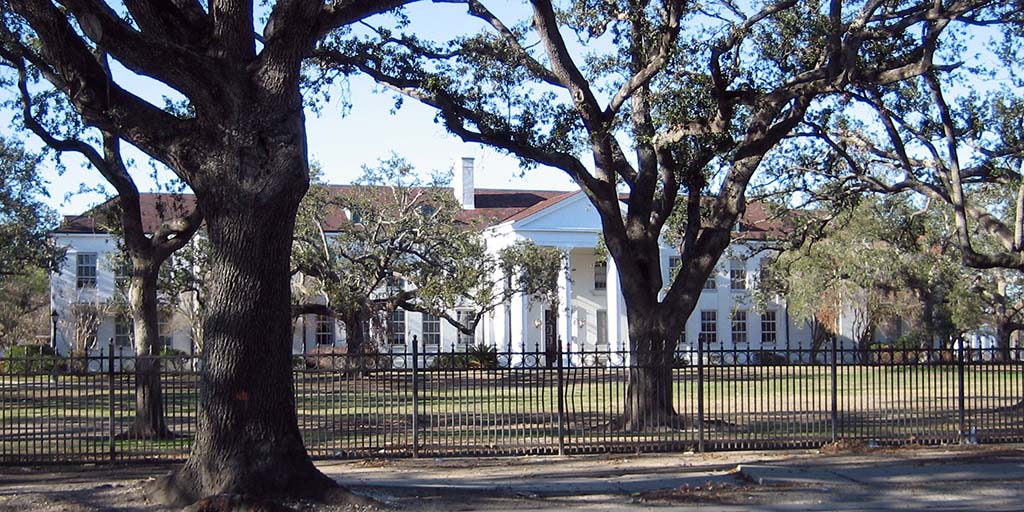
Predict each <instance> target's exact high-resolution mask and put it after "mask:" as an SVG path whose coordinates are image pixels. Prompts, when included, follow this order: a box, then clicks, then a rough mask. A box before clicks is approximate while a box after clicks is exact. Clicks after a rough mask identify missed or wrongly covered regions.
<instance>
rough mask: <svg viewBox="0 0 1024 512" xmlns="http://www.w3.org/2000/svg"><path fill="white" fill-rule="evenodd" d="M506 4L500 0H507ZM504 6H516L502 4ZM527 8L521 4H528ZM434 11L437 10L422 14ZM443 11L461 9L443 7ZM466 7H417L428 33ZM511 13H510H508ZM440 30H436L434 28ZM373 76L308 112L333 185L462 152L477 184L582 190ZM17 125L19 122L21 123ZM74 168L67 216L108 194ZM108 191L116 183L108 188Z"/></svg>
mask: <svg viewBox="0 0 1024 512" xmlns="http://www.w3.org/2000/svg"><path fill="white" fill-rule="evenodd" d="M499 5H500V3H499ZM500 7H501V8H502V10H504V9H508V8H511V6H505V5H500ZM520 7H521V6H520ZM423 9H431V10H430V11H429V12H430V16H423V14H424V13H421V12H418V11H420V10H423ZM438 9H441V10H444V9H447V10H450V11H453V12H440V13H439V12H438ZM464 9H465V7H464V6H450V5H441V6H439V5H436V4H431V5H424V6H422V7H420V6H414V7H413V8H411V9H410V17H411V18H412V19H413V20H417V19H419V20H427V21H426V22H425V25H424V26H419V27H416V30H417V33H419V34H420V35H427V36H430V35H440V34H443V33H445V32H447V33H451V32H450V31H451V29H452V27H451V24H450V23H437V20H438V19H439V18H444V19H446V20H452V22H453V23H456V22H455V21H454V20H463V21H460V22H457V24H459V25H463V24H466V25H465V26H463V27H461V28H470V29H472V28H473V27H469V24H472V23H473V22H475V20H472V19H469V18H467V17H466V16H465V15H464V14H462V15H459V13H457V12H454V11H464ZM506 14H507V13H506ZM432 32H433V34H431V33H432ZM112 70H113V72H114V74H115V76H117V77H118V78H117V79H118V82H119V83H121V84H122V85H123V86H125V87H126V88H128V89H129V90H131V91H133V92H135V93H136V94H138V95H140V96H142V97H143V98H145V99H147V100H148V101H150V102H152V103H153V104H155V105H163V104H164V99H163V97H164V96H165V95H169V96H175V95H174V94H173V93H172V91H169V90H168V89H167V88H166V87H164V86H162V85H161V84H159V83H158V82H155V81H153V80H150V79H148V78H145V77H139V76H137V75H133V74H131V73H130V72H128V71H126V70H124V69H123V68H120V66H118V65H117V64H116V63H114V65H113V66H112ZM376 89H378V88H377V87H375V85H374V83H373V81H372V80H370V79H368V78H365V77H361V76H360V77H354V78H352V79H351V81H350V82H349V83H348V84H347V90H348V94H349V96H348V100H349V101H350V103H351V108H350V109H348V111H347V112H346V113H345V114H344V115H342V101H341V98H340V97H339V96H340V95H339V94H337V92H338V91H334V92H335V93H336V94H334V95H333V99H332V100H331V103H328V104H327V105H326V108H323V109H322V111H321V113H320V114H319V115H317V114H315V113H313V112H309V111H307V115H306V117H307V136H308V140H309V152H310V155H309V156H310V160H311V161H316V162H319V163H320V165H321V168H322V169H323V171H324V179H325V180H326V181H328V182H330V183H349V182H351V181H352V180H353V179H355V178H357V177H358V176H359V174H360V169H361V167H362V166H363V165H371V166H372V165H374V164H376V162H377V161H378V160H379V159H383V158H387V157H389V156H390V155H391V154H392V153H396V154H398V155H400V156H402V157H404V158H406V159H407V160H409V161H410V162H411V163H412V164H413V165H414V166H415V167H416V168H417V169H419V170H420V171H421V172H422V173H423V174H424V176H427V175H429V174H430V173H431V172H432V171H435V170H441V171H447V170H449V169H452V168H454V164H455V162H456V161H458V160H459V159H460V158H461V157H465V156H470V157H474V158H475V163H476V186H477V187H478V188H528V189H543V190H573V189H576V188H578V187H577V186H576V185H575V184H574V183H572V181H571V180H570V179H569V178H568V177H567V176H566V175H565V174H564V173H563V172H561V171H558V170H556V169H552V168H535V169H531V170H529V171H526V173H525V174H524V172H523V171H522V170H521V169H520V168H519V162H518V160H516V159H514V158H511V157H508V156H506V155H503V154H500V153H498V152H496V151H494V150H491V149H488V148H485V147H482V146H480V145H478V144H466V143H463V142H462V141H461V140H459V139H458V138H456V137H454V136H452V135H450V134H448V132H447V131H446V130H445V128H444V127H443V126H442V125H441V124H439V123H436V122H434V117H435V112H434V111H433V110H432V109H430V108H428V107H425V106H423V105H421V104H419V103H417V102H416V101H413V100H408V99H407V100H406V101H404V104H403V107H402V108H401V109H399V110H398V111H397V112H394V113H393V114H392V113H391V112H392V111H393V109H394V100H393V96H392V94H391V93H386V92H378V91H376ZM9 121H10V114H9V112H2V113H0V127H2V129H3V130H4V131H5V132H7V131H8V130H10V129H12V128H11V127H10V122H9ZM14 129H17V128H14ZM19 138H21V139H22V140H24V141H25V142H26V144H27V145H28V147H29V148H32V149H38V148H39V146H40V144H39V141H38V139H36V138H35V137H34V136H33V135H31V134H28V133H26V132H21V133H19ZM125 154H126V156H127V157H129V158H131V159H132V160H133V161H134V166H133V168H134V170H135V172H133V176H134V177H135V179H136V182H137V183H138V185H139V188H140V189H141V190H144V191H152V190H155V189H156V188H157V185H156V183H157V182H156V181H154V180H153V179H151V178H150V174H152V173H153V167H152V166H151V165H150V164H149V163H148V159H147V158H146V157H145V156H144V155H142V154H141V153H139V152H137V151H131V150H126V151H125ZM62 161H63V163H64V166H65V168H66V171H65V172H64V174H63V175H58V173H57V171H56V168H55V167H56V166H55V165H53V163H52V161H48V162H47V163H46V169H45V170H44V173H43V174H44V178H45V179H46V180H47V182H48V183H49V193H50V194H49V198H48V199H47V200H46V202H47V203H48V204H50V205H51V206H52V207H54V208H56V209H57V210H58V211H59V212H60V213H62V214H75V213H80V212H82V211H84V210H85V209H87V208H88V207H89V206H91V205H93V204H96V203H97V202H100V201H102V200H104V199H105V196H104V195H103V194H100V193H84V194H83V193H77V192H78V191H79V190H80V188H81V187H82V185H85V186H86V187H95V186H97V185H98V186H101V187H102V186H103V184H104V182H103V180H102V178H100V176H99V175H98V173H96V172H95V171H94V170H92V169H90V168H88V167H87V166H85V165H84V163H83V160H82V159H81V158H78V157H76V156H73V155H69V156H65V157H63V159H62ZM157 176H158V178H157V179H158V180H159V181H166V180H168V179H170V178H171V177H172V176H173V175H172V174H171V173H170V172H169V171H166V170H164V171H162V172H159V173H158V175H157ZM105 188H106V189H107V190H108V191H110V190H111V188H110V187H109V186H106V187H105Z"/></svg>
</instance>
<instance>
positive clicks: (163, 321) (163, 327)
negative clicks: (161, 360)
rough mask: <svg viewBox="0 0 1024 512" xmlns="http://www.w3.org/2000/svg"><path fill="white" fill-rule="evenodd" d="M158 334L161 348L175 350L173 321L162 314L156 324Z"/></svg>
mask: <svg viewBox="0 0 1024 512" xmlns="http://www.w3.org/2000/svg"><path fill="white" fill-rule="evenodd" d="M156 334H157V337H158V338H159V342H160V348H162V349H163V348H173V346H172V345H173V343H174V338H173V336H172V335H173V333H172V332H171V319H170V317H169V316H168V315H166V314H164V313H160V318H159V319H158V320H157V324H156Z"/></svg>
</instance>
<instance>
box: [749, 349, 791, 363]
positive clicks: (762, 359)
mask: <svg viewBox="0 0 1024 512" xmlns="http://www.w3.org/2000/svg"><path fill="white" fill-rule="evenodd" d="M754 363H756V364H764V365H782V364H787V363H789V359H787V358H786V356H784V355H782V354H778V353H775V352H769V351H767V350H759V351H757V352H756V353H755V354H754Z"/></svg>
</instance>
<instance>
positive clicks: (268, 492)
mask: <svg viewBox="0 0 1024 512" xmlns="http://www.w3.org/2000/svg"><path fill="white" fill-rule="evenodd" d="M289 196H290V197H289ZM299 197H301V192H296V191H295V190H288V191H287V193H286V194H282V195H281V196H278V197H276V198H274V200H273V201H271V202H267V203H264V204H253V205H251V207H249V208H245V207H242V205H241V204H239V203H235V204H234V205H233V206H234V207H233V208H229V209H224V208H216V207H213V208H209V210H208V211H207V225H208V229H209V235H210V242H211V243H210V245H211V249H212V254H211V268H212V274H213V275H215V276H217V277H218V278H217V280H216V281H215V282H214V283H213V286H212V290H211V297H210V301H209V306H208V309H209V311H208V313H209V314H208V315H207V320H206V323H205V327H204V330H205V334H206V339H205V350H204V355H205V356H206V362H207V364H206V365H205V368H206V369H205V371H204V372H203V374H202V377H201V383H200V400H201V402H202V403H203V404H204V407H201V408H200V409H199V417H198V428H197V436H196V440H195V444H194V445H193V447H192V453H191V455H190V456H189V459H188V462H186V464H185V466H184V467H183V468H181V469H180V470H179V471H178V472H176V473H174V474H172V475H171V476H170V480H169V482H168V484H169V485H168V487H169V488H170V489H172V490H173V492H174V493H175V494H176V496H174V497H175V498H176V499H175V500H173V502H174V503H179V504H182V503H191V502H195V501H196V500H198V499H199V498H202V497H204V496H210V495H218V494H238V495H248V496H275V495H289V496H302V497H319V496H322V495H323V494H324V493H325V492H327V491H329V490H331V489H334V488H337V484H336V483H335V482H334V481H333V480H331V479H330V478H328V477H326V476H325V475H323V474H322V473H320V472H319V471H318V470H317V469H316V468H315V467H314V466H313V463H312V461H311V460H310V458H309V456H308V454H307V453H306V450H305V448H304V447H303V442H302V437H301V435H300V433H299V428H298V421H297V417H296V413H295V399H294V384H293V382H292V371H291V344H290V340H291V332H290V331H289V328H288V327H289V325H290V312H291V305H290V293H289V281H288V264H289V256H290V251H291V235H292V229H293V227H294V219H295V212H296V208H297V204H298V199H299ZM254 375H259V376H260V378H258V379H254V378H253V376H254Z"/></svg>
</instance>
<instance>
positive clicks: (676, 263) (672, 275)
mask: <svg viewBox="0 0 1024 512" xmlns="http://www.w3.org/2000/svg"><path fill="white" fill-rule="evenodd" d="M682 264H683V259H682V258H680V257H679V256H669V257H668V281H669V282H670V283H671V282H672V281H675V279H676V274H677V273H678V272H679V267H680V266H681V265H682Z"/></svg>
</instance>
